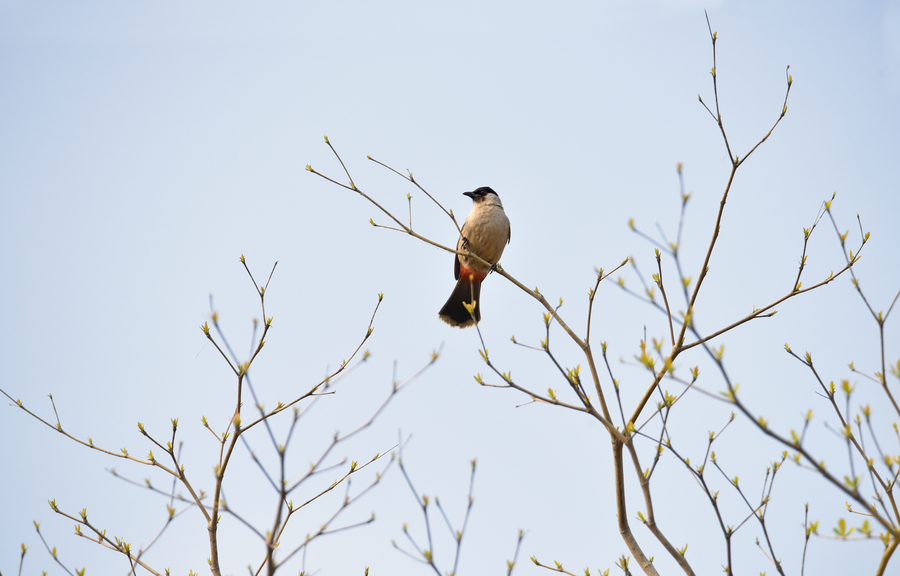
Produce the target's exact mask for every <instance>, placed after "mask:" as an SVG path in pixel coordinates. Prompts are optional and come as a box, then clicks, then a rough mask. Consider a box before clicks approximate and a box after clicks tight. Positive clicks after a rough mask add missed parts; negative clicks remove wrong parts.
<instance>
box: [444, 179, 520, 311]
mask: <svg viewBox="0 0 900 576" xmlns="http://www.w3.org/2000/svg"><path fill="white" fill-rule="evenodd" d="M463 195H465V196H468V197H469V198H471V199H472V201H473V203H474V205H473V206H472V211H471V212H469V216H468V217H467V218H466V221H465V223H464V224H463V227H462V229H461V230H460V234H459V240H458V241H457V243H456V249H457V250H458V251H461V252H465V251H466V250H468V251H469V252H470V253H472V254H475V255H477V256H478V257H479V258H481V259H482V260H484V261H486V262H488V263H489V264H484V263H483V262H479V261H478V260H476V259H475V258H472V257H469V256H464V255H462V254H454V258H453V274H454V276H455V277H456V288H454V289H453V293H452V294H450V298H448V299H447V303H446V304H444V307H443V308H441V311H440V312H439V313H438V316H439V317H440V319H441V320H443V321H444V322H446V323H447V324H449V325H451V326H456V327H459V328H468V327H469V326H474V325H475V324H478V322H480V321H481V303H480V302H479V300H480V296H481V283H482V282H483V281H484V278H485V277H486V276H487V275H488V272H490V271H491V270H493V268H494V266H496V264H497V262H498V261H499V260H500V256H501V255H502V254H503V249H504V248H506V245H507V244H509V240H510V229H509V218H507V217H506V212H504V211H503V203H502V202H500V196H498V195H497V193H496V192H494V191H493V190H492V189H491V188H489V187H488V186H482V187H481V188H476V189H475V190H472V191H471V192H463ZM464 302H465V303H469V304H471V303H472V302H475V308H474V310H473V311H472V313H471V314H470V313H469V311H468V310H467V309H466V307H465V305H464Z"/></svg>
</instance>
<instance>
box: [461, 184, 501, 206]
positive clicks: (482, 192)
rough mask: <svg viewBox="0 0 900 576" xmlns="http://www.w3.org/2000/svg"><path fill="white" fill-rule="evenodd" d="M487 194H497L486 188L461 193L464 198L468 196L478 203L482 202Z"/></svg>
mask: <svg viewBox="0 0 900 576" xmlns="http://www.w3.org/2000/svg"><path fill="white" fill-rule="evenodd" d="M488 194H493V195H494V196H498V195H497V193H496V192H494V191H493V190H492V189H491V188H490V187H488V186H482V187H481V188H476V189H475V190H472V191H471V192H463V195H464V196H468V197H469V198H471V199H472V200H474V201H475V202H478V201H479V200H484V197H485V196H487V195H488ZM498 197H499V196H498Z"/></svg>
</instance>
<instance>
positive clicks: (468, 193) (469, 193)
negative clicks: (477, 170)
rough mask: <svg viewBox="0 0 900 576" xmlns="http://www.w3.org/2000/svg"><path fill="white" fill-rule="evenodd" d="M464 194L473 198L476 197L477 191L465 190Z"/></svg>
mask: <svg viewBox="0 0 900 576" xmlns="http://www.w3.org/2000/svg"><path fill="white" fill-rule="evenodd" d="M463 196H468V197H469V198H471V199H472V200H474V199H475V193H474V192H463Z"/></svg>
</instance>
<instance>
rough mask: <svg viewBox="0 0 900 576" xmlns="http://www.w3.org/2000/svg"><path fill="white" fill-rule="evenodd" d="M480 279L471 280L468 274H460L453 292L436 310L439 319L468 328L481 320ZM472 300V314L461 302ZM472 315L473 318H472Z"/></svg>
mask: <svg viewBox="0 0 900 576" xmlns="http://www.w3.org/2000/svg"><path fill="white" fill-rule="evenodd" d="M480 299H481V280H478V281H474V282H473V281H472V279H470V278H469V277H468V276H460V277H459V280H457V282H456V288H454V289H453V294H451V295H450V298H448V299H447V303H446V304H444V307H443V308H441V311H440V312H438V316H440V318H441V320H443V321H444V322H446V323H447V324H449V325H451V326H457V327H459V328H468V327H469V326H474V325H475V324H477V323H478V322H480V321H481V302H480V301H479V300H480ZM473 300H474V302H475V309H474V310H473V311H472V314H469V311H468V310H466V307H465V306H464V305H463V302H467V303H471V302H472V301H473ZM472 316H474V317H475V319H474V320H473V319H472Z"/></svg>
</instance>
